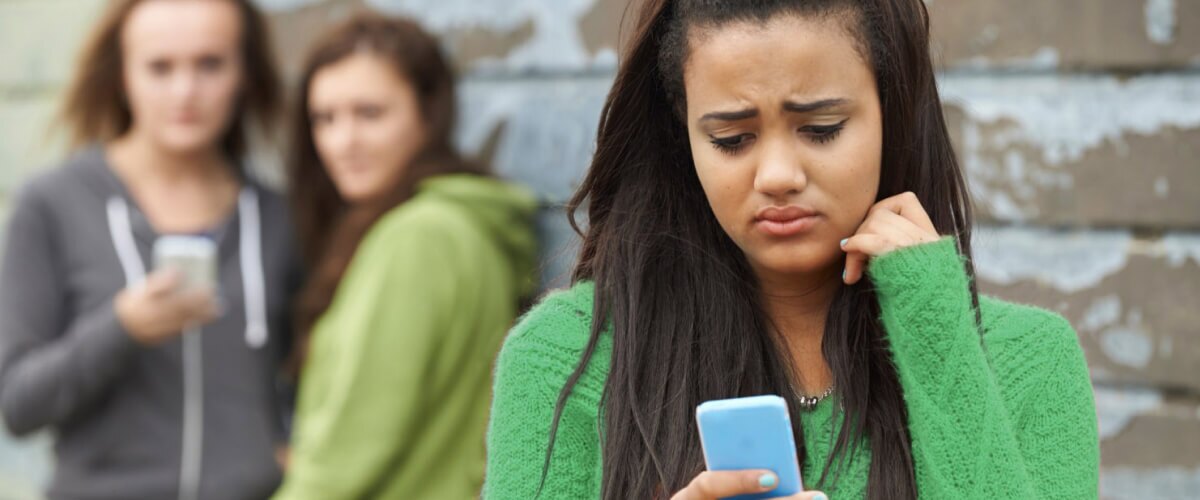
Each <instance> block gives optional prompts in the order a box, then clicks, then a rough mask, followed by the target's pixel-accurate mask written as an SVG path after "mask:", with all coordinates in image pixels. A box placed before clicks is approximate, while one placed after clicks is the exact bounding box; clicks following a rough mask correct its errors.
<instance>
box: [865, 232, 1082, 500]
mask: <svg viewBox="0 0 1200 500" xmlns="http://www.w3.org/2000/svg"><path fill="white" fill-rule="evenodd" d="M868 272H869V274H870V276H871V279H872V281H873V282H874V283H875V285H876V287H877V293H878V297H879V303H880V307H881V310H882V322H883V325H884V327H885V329H886V330H887V336H888V340H889V343H890V347H891V351H892V354H893V359H894V362H895V365H896V369H897V371H898V373H899V376H900V383H901V386H902V387H903V388H904V398H905V403H906V406H907V409H908V420H909V432H910V435H911V438H912V452H913V460H914V465H915V469H916V479H917V488H918V491H919V493H920V495H921V497H922V498H925V497H928V498H1096V497H1097V496H1098V470H1099V445H1098V435H1097V428H1096V417H1095V403H1094V400H1093V396H1092V391H1091V383H1090V381H1089V379H1088V373H1087V366H1086V362H1085V361H1084V358H1083V353H1082V350H1081V349H1080V347H1079V343H1078V340H1077V338H1076V337H1075V333H1074V331H1073V330H1072V329H1071V327H1070V325H1069V324H1067V323H1066V321H1065V320H1063V319H1062V318H1061V317H1059V316H1057V315H1053V314H1050V313H1045V312H1041V313H1039V314H1034V315H1026V316H1025V317H1024V318H1023V321H1021V322H1018V323H1011V324H1010V325H1009V326H1011V327H1014V328H1020V329H1022V330H1024V331H1022V332H1020V333H1019V335H1020V336H1021V337H1022V338H1023V339H1028V340H1025V341H1026V342H1030V343H1032V344H1035V345H1031V346H1030V348H1029V349H1027V350H1026V352H1023V353H1021V355H1022V356H1024V357H1025V358H1026V359H1025V360H1024V361H1025V362H1024V363H1023V368H1022V370H1023V372H1022V373H1019V374H1004V373H1001V374H998V373H996V372H995V371H994V366H993V364H992V363H990V362H989V357H988V356H987V354H986V352H985V347H984V344H983V342H982V338H981V336H980V329H979V328H978V327H977V324H976V320H975V310H974V309H973V307H972V302H971V296H970V291H969V280H968V277H967V274H966V272H965V269H964V266H963V261H962V258H961V257H960V255H959V253H958V250H957V248H956V245H955V240H954V239H953V238H943V239H942V240H940V241H938V242H935V243H929V244H923V245H917V246H914V247H909V248H904V249H901V250H897V251H894V252H891V253H889V254H886V255H883V256H881V257H878V258H876V259H874V260H873V261H872V262H871V264H870V268H869V271H868Z"/></svg>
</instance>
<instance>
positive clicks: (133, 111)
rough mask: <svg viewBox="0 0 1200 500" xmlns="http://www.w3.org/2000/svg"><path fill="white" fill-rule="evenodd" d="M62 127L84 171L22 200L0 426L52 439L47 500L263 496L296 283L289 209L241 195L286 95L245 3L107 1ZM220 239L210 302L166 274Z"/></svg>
mask: <svg viewBox="0 0 1200 500" xmlns="http://www.w3.org/2000/svg"><path fill="white" fill-rule="evenodd" d="M80 62H81V67H80V68H78V70H77V76H76V80H75V81H74V83H73V85H72V87H71V88H70V89H69V91H68V93H67V98H66V101H65V106H64V113H63V118H64V121H65V123H66V124H67V125H68V126H69V127H70V129H71V131H72V133H73V139H74V142H75V143H76V144H81V145H82V144H88V145H89V146H84V147H80V148H77V152H76V154H75V155H74V156H73V157H72V158H71V159H70V160H69V161H67V162H66V164H65V165H62V166H59V167H58V168H55V169H53V170H51V171H49V172H46V173H44V174H42V175H41V176H39V177H37V178H35V179H33V180H32V181H31V182H29V183H28V184H26V185H25V186H24V188H23V189H22V190H21V192H20V193H19V195H18V196H17V198H16V201H15V205H14V207H13V209H12V215H11V219H10V221H9V225H8V231H7V234H6V238H5V240H4V256H3V262H2V265H0V413H2V414H3V418H4V421H5V423H6V424H7V426H8V428H9V430H10V431H11V432H13V433H14V434H17V435H24V434H28V433H31V432H34V431H38V430H43V429H45V430H51V431H54V433H55V454H56V458H57V463H56V470H55V472H54V475H53V479H52V481H51V484H50V487H49V491H48V494H49V497H50V498H52V499H60V498H61V499H117V498H122V499H125V498H139V499H167V498H180V499H201V498H203V499H252V498H264V497H266V496H268V495H270V493H271V492H272V491H273V490H274V489H275V487H276V486H277V484H278V482H279V478H280V469H279V464H278V463H277V461H276V450H277V449H280V446H281V444H282V442H283V437H284V433H283V429H282V427H283V426H282V421H283V415H282V414H283V412H282V410H281V405H280V404H279V398H278V397H277V391H276V387H277V384H276V380H277V373H278V367H279V365H280V360H281V359H283V357H284V355H285V354H286V353H285V350H286V349H287V348H288V345H289V342H288V340H287V338H288V337H287V335H286V332H288V325H287V324H286V323H287V321H286V318H287V305H288V302H289V300H290V294H291V291H292V290H294V289H295V288H297V287H298V285H299V284H298V283H297V281H298V280H297V276H298V273H297V272H295V270H296V269H298V268H299V266H298V261H297V259H296V258H295V257H294V254H293V249H294V247H293V244H292V243H293V235H292V232H291V223H290V221H289V218H288V214H287V207H286V203H285V202H284V201H283V199H282V198H281V197H279V196H277V195H276V194H274V193H272V192H270V191H269V190H267V189H264V188H263V187H262V186H261V185H259V184H257V183H255V182H253V181H251V180H250V179H248V178H247V177H246V176H245V175H244V172H243V169H242V168H241V167H240V166H239V162H238V159H239V158H241V157H242V156H243V155H244V153H245V148H246V131H247V130H248V128H249V125H250V124H251V119H253V118H257V119H258V120H257V121H258V123H259V124H263V125H267V124H269V122H270V121H271V119H272V118H273V117H274V116H275V115H276V114H277V110H278V108H279V104H278V103H279V94H280V90H279V82H278V78H277V76H276V73H275V71H274V66H273V64H272V61H271V56H270V50H269V47H268V45H267V34H266V30H265V24H264V22H263V19H262V17H261V15H260V14H259V13H258V12H257V11H256V10H255V8H254V7H253V5H252V4H251V3H250V2H249V1H245V0H221V1H210V0H180V1H172V2H151V1H139V0H120V1H113V2H111V4H110V9H109V11H108V13H107V14H106V16H105V17H104V18H103V20H102V21H101V22H100V25H99V26H98V29H97V31H96V33H95V34H94V36H93V38H92V40H91V41H90V43H89V44H88V45H87V46H86V47H85V50H84V53H83V55H82V57H81V59H80ZM179 234H182V235H190V236H193V237H196V236H199V237H203V238H210V239H211V240H212V241H213V243H215V248H216V259H215V261H216V272H215V274H216V281H215V286H211V287H201V288H184V287H183V286H181V285H182V275H181V274H180V273H178V271H175V270H171V269H155V268H154V262H153V259H152V249H153V247H154V244H155V241H156V240H158V239H159V238H160V237H162V236H166V235H179Z"/></svg>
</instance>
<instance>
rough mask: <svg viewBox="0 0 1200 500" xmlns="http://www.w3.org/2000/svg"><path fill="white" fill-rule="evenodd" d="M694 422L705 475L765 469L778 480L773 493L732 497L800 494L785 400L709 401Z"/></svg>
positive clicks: (750, 499)
mask: <svg viewBox="0 0 1200 500" xmlns="http://www.w3.org/2000/svg"><path fill="white" fill-rule="evenodd" d="M696 422H697V424H698V425H699V427H700V443H701V446H703V448H704V461H705V463H706V465H707V466H708V470H745V469H767V470H770V471H771V472H774V473H775V475H777V476H779V487H777V488H775V489H774V490H771V491H768V492H765V493H756V494H752V495H741V496H736V497H730V498H732V499H735V500H753V499H760V498H776V497H782V496H788V495H794V494H796V493H800V492H801V491H802V490H803V488H804V486H803V483H802V482H801V479H800V463H799V460H798V457H797V456H796V441H795V438H794V436H793V435H792V422H791V418H790V417H789V416H788V408H787V401H785V400H784V399H783V398H781V397H779V396H753V397H747V398H736V399H722V400H716V401H707V402H705V403H703V404H701V405H700V406H698V407H696Z"/></svg>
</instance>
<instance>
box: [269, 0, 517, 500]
mask: <svg viewBox="0 0 1200 500" xmlns="http://www.w3.org/2000/svg"><path fill="white" fill-rule="evenodd" d="M453 83H454V82H453V76H452V74H451V71H450V69H449V67H448V66H447V64H446V61H445V60H444V59H443V57H442V55H441V54H440V52H439V49H438V46H437V42H436V41H435V40H434V39H433V38H432V37H430V36H429V35H428V34H426V33H425V32H424V31H422V30H421V29H420V27H418V26H417V25H416V24H414V23H412V22H409V21H406V20H399V19H385V18H382V17H375V16H362V17H356V18H354V19H351V20H350V21H348V22H346V23H345V24H343V25H341V26H340V27H338V28H336V29H334V30H333V31H331V32H330V33H328V34H327V35H326V36H325V37H324V38H322V39H321V40H319V41H318V43H317V44H316V46H315V48H314V49H313V51H312V53H311V55H310V57H309V59H308V63H307V65H306V67H305V69H304V72H303V79H302V81H301V85H300V89H301V92H300V98H299V101H298V102H297V103H296V104H297V105H296V106H295V109H296V110H297V111H298V112H297V114H296V120H297V126H296V129H295V136H294V138H293V140H294V141H295V144H294V148H293V152H292V157H291V159H290V177H291V190H292V196H293V201H294V209H295V213H296V218H297V221H298V227H299V229H300V234H301V239H302V243H303V247H304V250H305V253H306V257H307V259H308V261H307V262H308V265H309V269H310V273H311V274H310V276H311V277H312V279H311V281H310V283H309V285H308V286H307V288H306V289H305V290H304V291H303V292H302V294H301V298H300V302H299V304H298V311H299V313H298V314H299V318H298V323H299V325H300V327H301V334H302V335H303V338H305V339H307V341H306V342H305V346H306V348H305V349H304V350H303V351H304V352H305V353H306V354H304V356H303V358H302V359H301V360H299V361H301V362H302V364H300V374H301V376H300V390H299V397H298V401H297V411H296V421H295V426H294V431H293V435H292V449H291V454H290V460H289V466H288V470H287V472H286V476H285V480H284V484H283V486H282V488H281V489H280V490H279V491H278V492H277V494H276V498H277V499H280V500H300V499H310V498H311V499H321V500H336V499H358V498H421V499H467V498H474V497H476V496H478V493H479V489H480V487H481V485H482V481H483V468H484V430H485V427H486V422H487V413H488V401H489V399H490V391H489V389H490V385H489V381H490V375H491V368H492V362H493V359H494V357H495V354H496V352H497V351H498V349H499V346H500V342H501V339H502V337H503V335H504V332H505V331H506V330H507V328H508V327H509V326H511V324H512V321H513V319H514V317H515V316H516V314H517V308H518V304H519V303H520V302H521V300H522V298H524V297H526V296H527V295H528V294H529V293H531V291H532V288H531V287H532V283H533V282H532V279H531V278H532V271H533V265H534V258H535V239H534V233H533V229H532V216H533V212H534V208H535V203H534V200H533V199H532V197H531V196H530V195H529V194H528V193H526V192H525V191H524V190H522V189H519V188H516V187H514V186H511V185H508V184H505V183H502V182H499V181H497V180H495V179H492V178H490V177H488V176H487V175H486V174H485V173H484V171H483V170H482V169H481V168H479V167H478V166H476V165H472V164H470V163H468V162H465V161H463V160H462V158H460V157H459V156H458V154H456V153H455V151H454V150H453V148H452V147H451V145H450V136H451V132H452V129H453V118H454V116H455V112H454V85H453Z"/></svg>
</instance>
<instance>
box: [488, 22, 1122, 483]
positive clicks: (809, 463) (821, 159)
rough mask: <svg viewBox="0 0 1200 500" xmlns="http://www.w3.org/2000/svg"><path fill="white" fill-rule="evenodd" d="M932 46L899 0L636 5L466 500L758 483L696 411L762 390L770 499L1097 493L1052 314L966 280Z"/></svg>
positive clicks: (507, 357) (1089, 432) (959, 190)
mask: <svg viewBox="0 0 1200 500" xmlns="http://www.w3.org/2000/svg"><path fill="white" fill-rule="evenodd" d="M928 35H929V30H928V17H927V13H926V12H925V7H924V4H923V2H921V1H920V0H857V1H855V0H811V1H804V2H801V1H784V0H776V1H759V2H738V1H716V0H674V1H671V0H648V1H647V2H645V4H644V6H643V8H642V12H641V16H640V20H639V22H638V24H637V29H636V31H635V33H634V35H633V37H632V38H631V39H630V45H629V46H628V47H627V51H626V52H625V53H624V56H623V58H622V61H621V65H620V68H619V70H618V73H617V76H616V80H615V83H614V85H613V88H612V91H611V93H610V94H609V97H608V100H607V102H606V104H605V107H604V112H603V114H602V118H601V122H600V126H599V135H598V138H597V146H596V155H595V158H594V160H593V163H592V166H591V168H590V170H589V172H588V175H587V177H586V178H585V180H584V181H583V184H582V186H581V187H580V189H579V191H578V192H577V193H576V195H575V198H574V199H573V200H572V203H571V205H570V209H571V210H572V212H573V211H574V210H575V209H577V208H579V207H580V206H582V205H583V204H585V203H586V205H587V216H588V222H587V225H586V229H585V230H583V238H584V241H583V246H582V249H581V255H580V260H579V263H578V265H577V267H576V269H575V275H574V279H575V285H574V286H573V287H572V288H571V289H570V290H567V291H564V292H559V293H555V294H552V295H550V296H549V297H547V298H545V299H544V300H543V301H542V303H541V304H540V305H539V306H538V307H536V308H535V309H534V310H533V311H532V312H530V313H529V314H528V315H527V316H526V317H525V318H524V319H523V320H522V321H521V322H520V323H519V325H518V326H517V327H516V328H515V329H514V330H513V331H512V332H511V333H510V335H509V337H508V340H507V341H506V343H505V346H504V348H503V350H502V352H501V355H500V358H499V361H498V365H497V368H496V381H495V389H494V401H493V406H492V418H491V424H490V430H489V435H488V446H489V451H488V453H489V455H488V467H489V468H488V476H487V481H486V484H485V489H484V495H485V497H486V498H488V499H517V498H521V499H525V498H534V497H535V496H537V495H539V494H540V497H541V498H556V499H557V498H573V499H574V498H605V499H650V498H656V499H665V498H674V499H680V500H700V499H704V500H707V499H714V498H720V497H728V496H733V495H737V494H747V493H760V492H769V491H770V490H771V489H772V488H773V487H774V486H775V485H776V484H777V479H776V477H775V475H774V474H773V473H771V472H770V471H758V470H752V471H734V472H709V471H705V470H704V459H703V456H702V452H701V446H700V442H699V438H698V435H697V430H696V425H695V419H694V416H695V415H694V409H695V408H696V405H698V404H700V403H701V402H704V401H707V400H713V399H723V398H730V397H738V396H750V395H758V394H778V395H780V396H782V397H784V398H786V399H787V400H788V401H789V406H790V408H791V413H792V416H793V418H792V422H793V425H794V426H795V429H794V432H795V434H796V436H797V443H796V445H797V451H798V453H799V456H800V457H801V463H802V475H803V477H804V480H805V486H806V487H807V488H809V489H810V490H809V491H807V492H805V493H802V494H799V495H796V496H795V497H793V498H802V499H824V498H828V497H832V498H838V499H842V498H846V499H850V498H871V499H911V498H916V497H918V496H920V497H921V498H953V499H959V498H989V499H991V498H1070V499H1078V498H1095V497H1096V496H1097V483H1098V467H1099V449H1098V448H1099V447H1098V438H1097V428H1096V420H1095V408H1094V402H1093V397H1092V390H1091V386H1090V383H1089V379H1088V372H1087V367H1086V364H1085V361H1084V357H1083V353H1082V351H1081V349H1080V347H1079V343H1078V340H1077V339H1076V337H1075V334H1074V332H1073V331H1072V329H1071V327H1070V325H1069V324H1067V322H1066V321H1064V320H1063V319H1062V318H1061V317H1060V316H1058V315H1055V314H1053V313H1050V312H1047V311H1043V310H1040V309H1035V308H1032V307H1026V306H1020V305H1015V304H1010V303H1006V302H1002V301H999V300H995V299H991V298H987V297H980V296H979V295H978V294H977V292H976V288H975V282H974V272H973V265H972V261H971V250H970V242H971V239H970V235H971V211H970V201H969V197H968V193H967V188H966V186H965V183H964V180H963V175H962V171H961V169H960V168H959V166H958V163H957V162H956V160H955V155H954V151H953V150H952V148H951V144H950V138H949V135H948V133H947V131H946V125H945V121H944V118H943V116H942V110H941V103H940V101H939V98H938V93H937V88H936V85H935V81H934V73H933V67H932V64H931V62H930V56H929V46H928V42H929V40H928ZM814 399H815V400H816V401H817V402H816V403H815V404H812V403H811V401H812V400H814ZM818 490H819V491H818Z"/></svg>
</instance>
